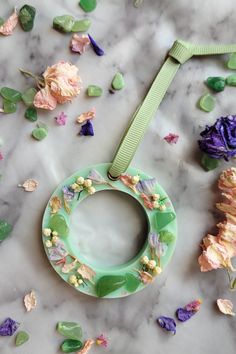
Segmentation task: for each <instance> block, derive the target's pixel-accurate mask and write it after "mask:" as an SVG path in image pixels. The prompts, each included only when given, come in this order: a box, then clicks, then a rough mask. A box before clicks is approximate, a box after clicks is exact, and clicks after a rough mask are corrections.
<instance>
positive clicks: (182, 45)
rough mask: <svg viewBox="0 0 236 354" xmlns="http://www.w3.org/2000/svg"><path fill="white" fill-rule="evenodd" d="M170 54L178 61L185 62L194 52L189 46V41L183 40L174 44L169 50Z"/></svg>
mask: <svg viewBox="0 0 236 354" xmlns="http://www.w3.org/2000/svg"><path fill="white" fill-rule="evenodd" d="M169 56H170V57H172V58H174V59H175V60H176V61H177V62H178V63H180V64H184V63H185V62H186V61H187V60H188V59H190V58H191V57H192V56H193V54H192V52H191V50H190V48H189V45H188V43H186V42H183V41H181V40H177V41H175V42H174V44H173V46H172V47H171V49H170V51H169Z"/></svg>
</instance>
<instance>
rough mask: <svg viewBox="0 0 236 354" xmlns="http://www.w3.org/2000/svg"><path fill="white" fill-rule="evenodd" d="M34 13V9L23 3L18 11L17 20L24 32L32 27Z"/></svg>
mask: <svg viewBox="0 0 236 354" xmlns="http://www.w3.org/2000/svg"><path fill="white" fill-rule="evenodd" d="M35 15H36V9H35V7H33V6H30V5H24V6H22V8H21V9H20V11H19V21H20V24H21V27H22V29H23V30H24V31H25V32H29V31H31V30H32V29H33V27H34V19H35Z"/></svg>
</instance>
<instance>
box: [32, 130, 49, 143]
mask: <svg viewBox="0 0 236 354" xmlns="http://www.w3.org/2000/svg"><path fill="white" fill-rule="evenodd" d="M47 135H48V132H47V130H46V129H44V128H35V129H34V130H33V131H32V136H33V138H34V139H36V140H43V139H45V138H46V136H47Z"/></svg>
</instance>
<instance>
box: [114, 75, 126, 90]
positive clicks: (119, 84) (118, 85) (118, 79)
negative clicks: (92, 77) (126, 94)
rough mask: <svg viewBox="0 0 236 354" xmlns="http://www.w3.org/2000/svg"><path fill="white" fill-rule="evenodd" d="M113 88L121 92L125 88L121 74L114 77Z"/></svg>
mask: <svg viewBox="0 0 236 354" xmlns="http://www.w3.org/2000/svg"><path fill="white" fill-rule="evenodd" d="M111 86H112V87H113V89H114V90H121V89H123V87H124V86H125V81H124V77H123V75H122V74H121V73H116V75H115V76H114V78H113V80H112V83H111Z"/></svg>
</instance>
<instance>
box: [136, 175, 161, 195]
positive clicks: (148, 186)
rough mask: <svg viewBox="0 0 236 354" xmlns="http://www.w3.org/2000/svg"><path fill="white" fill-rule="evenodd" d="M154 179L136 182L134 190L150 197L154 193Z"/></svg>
mask: <svg viewBox="0 0 236 354" xmlns="http://www.w3.org/2000/svg"><path fill="white" fill-rule="evenodd" d="M156 183H157V181H156V178H150V179H143V180H141V181H139V182H138V184H137V185H136V188H137V189H138V191H139V192H140V193H144V194H147V195H152V194H154V193H155V190H154V189H155V186H156Z"/></svg>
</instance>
